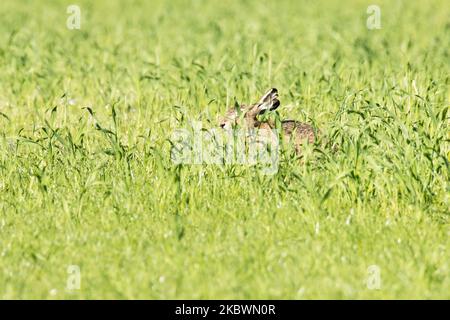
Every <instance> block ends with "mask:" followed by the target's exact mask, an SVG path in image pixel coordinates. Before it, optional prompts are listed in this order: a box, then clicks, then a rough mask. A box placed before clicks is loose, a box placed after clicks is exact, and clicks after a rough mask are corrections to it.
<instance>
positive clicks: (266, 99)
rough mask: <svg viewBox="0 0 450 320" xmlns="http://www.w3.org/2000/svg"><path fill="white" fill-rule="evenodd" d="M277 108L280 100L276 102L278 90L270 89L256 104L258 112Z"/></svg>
mask: <svg viewBox="0 0 450 320" xmlns="http://www.w3.org/2000/svg"><path fill="white" fill-rule="evenodd" d="M279 106H280V100H278V90H277V89H276V88H272V89H270V90H269V91H267V92H266V93H265V94H264V95H263V96H262V97H261V99H260V100H259V102H258V109H259V112H265V111H266V110H275V109H276V108H278V107H279Z"/></svg>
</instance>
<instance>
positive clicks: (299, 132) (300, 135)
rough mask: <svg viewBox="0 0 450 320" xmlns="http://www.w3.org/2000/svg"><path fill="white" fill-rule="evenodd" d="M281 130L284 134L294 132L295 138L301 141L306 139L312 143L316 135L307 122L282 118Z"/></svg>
mask: <svg viewBox="0 0 450 320" xmlns="http://www.w3.org/2000/svg"><path fill="white" fill-rule="evenodd" d="M281 126H282V128H283V131H284V133H285V134H286V135H289V136H291V135H293V134H295V138H296V140H297V141H298V142H299V143H301V141H303V140H308V142H309V143H314V141H315V139H316V135H315V132H314V128H313V127H312V126H311V125H309V124H307V123H302V122H299V121H295V120H284V121H282V123H281Z"/></svg>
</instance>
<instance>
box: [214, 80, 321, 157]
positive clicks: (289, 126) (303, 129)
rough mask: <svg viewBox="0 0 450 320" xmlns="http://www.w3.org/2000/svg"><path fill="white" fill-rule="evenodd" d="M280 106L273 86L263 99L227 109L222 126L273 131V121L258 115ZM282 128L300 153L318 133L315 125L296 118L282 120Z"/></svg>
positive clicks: (276, 91) (221, 120)
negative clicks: (261, 119)
mask: <svg viewBox="0 0 450 320" xmlns="http://www.w3.org/2000/svg"><path fill="white" fill-rule="evenodd" d="M279 106H280V100H278V90H277V89H276V88H272V89H270V90H269V91H267V92H266V94H264V95H263V96H262V97H261V99H260V100H259V101H258V102H257V103H255V104H251V105H241V106H240V107H238V108H233V109H230V110H228V111H227V113H226V114H225V116H224V117H222V118H221V119H220V123H219V124H220V127H221V128H223V129H225V130H230V129H232V128H233V127H235V126H240V127H243V128H245V129H253V128H257V129H263V130H264V131H267V132H272V133H273V130H272V129H275V128H276V125H275V123H274V122H273V121H259V120H258V119H257V116H258V115H260V114H263V113H264V112H266V111H267V110H269V111H271V110H275V109H276V108H278V107H279ZM281 129H282V131H283V136H284V139H285V140H287V141H292V142H293V144H294V146H295V150H296V153H297V154H300V149H301V146H302V144H303V143H304V142H305V141H308V143H314V141H315V140H316V134H315V131H314V129H313V127H312V126H311V125H309V124H306V123H301V122H299V121H296V120H283V121H281Z"/></svg>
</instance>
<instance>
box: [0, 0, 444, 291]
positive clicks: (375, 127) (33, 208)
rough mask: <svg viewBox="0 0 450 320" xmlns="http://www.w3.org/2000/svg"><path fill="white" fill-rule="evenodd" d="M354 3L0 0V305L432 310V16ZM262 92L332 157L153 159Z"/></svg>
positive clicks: (438, 150)
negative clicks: (375, 10)
mask: <svg viewBox="0 0 450 320" xmlns="http://www.w3.org/2000/svg"><path fill="white" fill-rule="evenodd" d="M70 4H77V5H79V6H80V8H81V17H82V21H81V29H80V30H69V29H67V27H66V20H67V18H68V16H69V15H68V14H67V13H66V9H67V6H68V5H70ZM371 4H374V3H372V2H367V1H359V0H354V1H314V2H313V1H298V0H295V1H294V0H292V1H260V0H258V1H256V0H255V1H253V0H252V1H243V0H240V1H232V0H230V1H206V0H205V1H200V0H196V1H181V0H173V1H155V0H154V1H135V0H133V1H106V0H105V1H103V0H102V1H78V0H77V1H76V3H72V2H70V3H69V2H67V1H31V0H30V1H12V0H3V1H1V3H0V21H1V23H0V297H1V298H49V299H60V298H69V299H85V298H150V299H165V298H175V299H178V298H219V299H222V298H230V299H232V298H236V299H238V298H239V299H247V298H252V299H259V298H279V299H310V298H324V299H328V298H338V299H341V298H369V299H372V298H387V299H390V298H446V299H448V298H450V295H449V292H450V279H449V261H450V257H449V252H448V247H449V240H448V239H449V232H450V230H449V224H448V222H449V221H448V218H449V210H448V208H449V191H450V189H449V184H448V183H449V159H450V158H449V157H450V154H449V150H450V149H449V126H448V125H449V113H448V108H449V98H450V91H449V84H450V79H449V74H450V73H449V61H450V57H449V42H450V40H449V34H450V20H449V17H450V7H449V6H448V3H447V1H444V0H432V1H426V2H423V1H381V0H380V1H377V3H376V4H377V5H379V7H380V8H381V24H382V25H381V29H380V30H368V29H367V27H366V20H367V18H368V14H367V13H366V9H367V7H368V6H369V5H371ZM270 87H277V88H278V89H279V91H280V99H281V101H282V107H280V109H279V113H280V116H281V117H282V118H294V119H298V120H302V121H306V122H311V123H314V124H315V125H316V126H318V127H319V128H320V129H321V131H322V133H323V137H326V138H327V139H331V140H332V141H336V142H338V143H339V149H338V150H337V152H335V153H333V152H331V151H330V150H329V148H327V147H326V146H324V144H317V145H316V146H308V147H307V148H305V150H304V159H303V161H302V162H299V161H296V160H295V159H293V158H292V157H290V156H288V155H286V154H283V155H282V157H281V160H280V168H279V171H278V173H277V174H275V175H272V176H268V175H263V174H261V170H260V169H259V168H258V167H249V166H242V165H227V166H217V165H216V166H215V165H178V166H177V165H174V164H173V163H172V161H171V160H170V142H169V138H170V133H171V132H172V131H173V130H175V129H177V128H182V127H186V126H187V125H188V124H189V121H192V120H198V121H202V123H203V124H204V126H205V127H206V128H207V127H211V126H214V125H215V123H216V118H217V116H219V115H221V114H223V113H224V111H225V110H226V109H227V106H232V105H233V103H234V100H235V99H236V100H237V101H240V102H252V101H254V100H255V99H257V98H258V96H259V95H260V94H261V93H262V92H264V91H265V90H266V89H267V88H270ZM69 265H78V266H79V267H80V270H81V288H80V290H75V291H70V290H67V288H66V284H67V281H68V277H69V276H70V274H68V269H67V268H68V266H69ZM371 265H376V266H378V267H379V268H380V271H381V287H380V289H379V290H370V289H369V288H368V287H367V284H366V282H367V279H368V267H369V266H371Z"/></svg>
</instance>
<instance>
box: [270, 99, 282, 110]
mask: <svg viewBox="0 0 450 320" xmlns="http://www.w3.org/2000/svg"><path fill="white" fill-rule="evenodd" d="M279 106H280V100H278V99H276V100H275V101H274V102H273V104H272V107H271V108H270V110H275V109H276V108H278V107H279Z"/></svg>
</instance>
